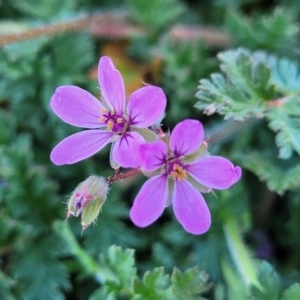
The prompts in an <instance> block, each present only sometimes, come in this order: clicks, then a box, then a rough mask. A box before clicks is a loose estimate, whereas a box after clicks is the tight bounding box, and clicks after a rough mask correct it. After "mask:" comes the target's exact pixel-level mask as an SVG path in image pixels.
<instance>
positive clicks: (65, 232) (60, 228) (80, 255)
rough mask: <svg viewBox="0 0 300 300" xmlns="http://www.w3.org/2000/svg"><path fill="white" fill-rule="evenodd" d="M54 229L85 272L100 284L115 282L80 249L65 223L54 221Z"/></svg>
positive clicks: (113, 277)
mask: <svg viewBox="0 0 300 300" xmlns="http://www.w3.org/2000/svg"><path fill="white" fill-rule="evenodd" d="M54 229H55V231H56V232H57V234H59V235H60V236H61V238H62V239H63V240H64V241H65V242H66V244H67V246H68V247H69V250H70V252H71V253H72V254H73V255H74V256H75V257H76V258H77V259H78V261H79V263H80V264H81V265H82V267H83V269H84V270H85V272H87V273H88V274H91V275H92V276H94V277H95V278H96V279H97V281H99V282H100V283H103V282H105V281H115V280H117V278H115V276H114V275H113V274H111V272H109V270H106V269H104V268H102V267H101V266H100V265H99V264H98V263H97V262H96V261H94V260H93V259H92V258H91V257H90V256H89V255H88V254H87V253H86V252H85V251H84V249H82V248H81V246H80V245H79V244H78V242H77V240H76V239H75V237H74V235H73V233H72V231H71V229H70V227H69V225H68V223H67V222H64V221H56V222H55V224H54Z"/></svg>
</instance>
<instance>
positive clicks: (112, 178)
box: [106, 168, 141, 183]
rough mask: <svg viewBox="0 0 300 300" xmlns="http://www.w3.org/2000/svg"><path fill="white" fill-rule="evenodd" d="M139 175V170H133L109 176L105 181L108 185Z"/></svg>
mask: <svg viewBox="0 0 300 300" xmlns="http://www.w3.org/2000/svg"><path fill="white" fill-rule="evenodd" d="M139 173H141V169H140V168H137V169H133V170H130V171H127V172H124V173H120V174H115V175H113V176H109V177H107V179H106V180H107V182H108V183H113V182H116V181H120V180H123V179H125V178H128V177H131V176H134V175H137V174H139Z"/></svg>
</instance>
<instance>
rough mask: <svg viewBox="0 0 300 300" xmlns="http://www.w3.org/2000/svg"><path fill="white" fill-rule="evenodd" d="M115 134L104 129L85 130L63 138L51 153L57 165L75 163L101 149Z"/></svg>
mask: <svg viewBox="0 0 300 300" xmlns="http://www.w3.org/2000/svg"><path fill="white" fill-rule="evenodd" d="M113 135H114V134H113V133H111V132H106V131H102V130H85V131H81V132H79V133H75V134H73V135H70V136H69V137H67V138H65V139H64V140H62V141H61V142H60V143H59V144H58V145H56V146H55V148H54V149H53V150H52V152H51V154H50V158H51V160H52V162H53V163H54V164H56V165H65V164H74V163H76V162H78V161H80V160H83V159H86V158H88V157H90V156H92V155H93V154H95V153H97V152H98V151H100V150H101V149H102V148H103V147H104V146H105V145H107V144H108V143H109V142H110V141H111V137H112V136H113Z"/></svg>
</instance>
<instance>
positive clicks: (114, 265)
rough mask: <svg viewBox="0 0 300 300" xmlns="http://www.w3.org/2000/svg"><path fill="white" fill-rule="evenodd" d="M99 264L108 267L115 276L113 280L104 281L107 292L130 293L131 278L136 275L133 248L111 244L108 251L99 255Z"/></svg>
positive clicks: (131, 286) (131, 287)
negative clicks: (123, 248) (124, 248)
mask: <svg viewBox="0 0 300 300" xmlns="http://www.w3.org/2000/svg"><path fill="white" fill-rule="evenodd" d="M100 262H101V266H103V267H104V268H106V269H108V270H109V271H110V272H111V273H112V274H113V275H114V276H115V278H116V280H114V281H107V282H106V290H107V294H110V293H111V292H113V293H117V294H118V293H121V294H122V293H125V294H128V293H129V294H131V293H132V289H133V278H134V277H135V276H136V269H135V268H134V250H133V249H126V250H122V249H121V247H117V246H114V245H113V246H111V247H109V249H108V253H107V254H105V255H103V254H102V255H101V257H100Z"/></svg>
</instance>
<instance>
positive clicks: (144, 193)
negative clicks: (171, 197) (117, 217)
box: [130, 176, 168, 227]
mask: <svg viewBox="0 0 300 300" xmlns="http://www.w3.org/2000/svg"><path fill="white" fill-rule="evenodd" d="M167 198H168V185H167V177H166V176H154V177H151V178H150V179H149V180H147V181H146V182H145V184H144V185H143V186H142V188H141V190H140V191H139V193H138V195H137V196H136V198H135V200H134V203H133V206H132V208H131V210H130V218H131V220H132V222H133V223H134V224H135V225H136V226H139V227H146V226H148V225H150V224H151V223H153V222H154V221H155V220H157V219H158V218H159V217H160V215H161V214H162V213H163V211H164V209H165V204H166V201H167Z"/></svg>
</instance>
